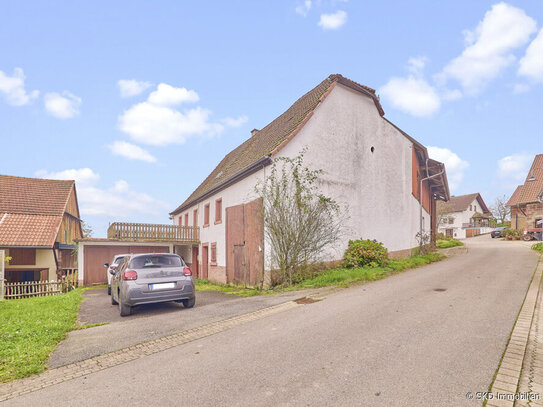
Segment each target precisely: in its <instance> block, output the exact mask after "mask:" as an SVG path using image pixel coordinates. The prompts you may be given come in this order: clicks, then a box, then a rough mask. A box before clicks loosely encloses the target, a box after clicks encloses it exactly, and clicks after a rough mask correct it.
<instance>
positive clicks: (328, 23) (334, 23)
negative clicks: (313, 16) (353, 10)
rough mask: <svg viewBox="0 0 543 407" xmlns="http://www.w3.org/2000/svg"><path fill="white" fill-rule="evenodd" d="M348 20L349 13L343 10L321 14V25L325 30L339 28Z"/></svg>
mask: <svg viewBox="0 0 543 407" xmlns="http://www.w3.org/2000/svg"><path fill="white" fill-rule="evenodd" d="M346 22H347V13H346V12H345V11H343V10H338V11H336V12H335V13H333V14H321V18H320V20H319V23H318V25H319V27H321V28H322V29H323V30H337V29H338V28H340V27H341V26H342V25H343V24H345V23H346Z"/></svg>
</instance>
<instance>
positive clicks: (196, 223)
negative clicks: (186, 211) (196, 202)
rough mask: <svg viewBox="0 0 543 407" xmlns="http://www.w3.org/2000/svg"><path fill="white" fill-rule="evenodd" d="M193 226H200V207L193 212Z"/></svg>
mask: <svg viewBox="0 0 543 407" xmlns="http://www.w3.org/2000/svg"><path fill="white" fill-rule="evenodd" d="M192 218H193V219H192V226H198V209H195V210H194V211H193V212H192Z"/></svg>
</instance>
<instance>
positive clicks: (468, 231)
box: [466, 229, 473, 237]
mask: <svg viewBox="0 0 543 407" xmlns="http://www.w3.org/2000/svg"><path fill="white" fill-rule="evenodd" d="M466 237H473V229H466Z"/></svg>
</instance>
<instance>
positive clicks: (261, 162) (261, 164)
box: [170, 154, 272, 215]
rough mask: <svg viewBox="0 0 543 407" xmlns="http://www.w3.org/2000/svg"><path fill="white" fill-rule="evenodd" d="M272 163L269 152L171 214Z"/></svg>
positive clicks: (181, 210) (171, 213) (175, 213)
mask: <svg viewBox="0 0 543 407" xmlns="http://www.w3.org/2000/svg"><path fill="white" fill-rule="evenodd" d="M271 163H272V159H271V154H268V155H266V156H264V157H262V158H261V159H259V160H258V161H255V162H254V163H252V164H250V165H248V166H247V167H245V168H243V169H242V170H241V171H238V172H237V173H235V174H234V175H232V176H230V177H229V178H227V179H225V180H224V181H222V182H220V183H218V184H217V185H215V186H214V187H213V188H211V189H210V190H208V191H206V192H204V193H203V194H202V195H200V196H197V197H196V198H194V199H193V200H191V201H190V202H187V203H186V204H185V205H183V206H181V207H179V208H178V209H176V210H174V211H173V212H170V215H177V214H178V213H179V212H183V211H184V210H185V209H187V208H190V207H191V206H193V205H195V204H197V203H199V202H201V201H203V200H204V199H206V198H209V197H210V196H212V195H213V194H215V193H217V192H219V191H221V190H223V189H225V188H227V187H229V186H230V185H233V184H235V183H236V182H238V181H241V180H242V179H243V178H246V177H248V176H249V175H251V174H254V173H255V172H257V171H259V170H260V169H262V168H264V167H265V166H267V165H270V164H271Z"/></svg>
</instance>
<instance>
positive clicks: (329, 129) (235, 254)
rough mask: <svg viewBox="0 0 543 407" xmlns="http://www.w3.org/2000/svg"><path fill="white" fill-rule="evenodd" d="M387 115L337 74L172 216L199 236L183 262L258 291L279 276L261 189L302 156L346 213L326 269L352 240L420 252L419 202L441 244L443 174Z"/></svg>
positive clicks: (402, 252)
mask: <svg viewBox="0 0 543 407" xmlns="http://www.w3.org/2000/svg"><path fill="white" fill-rule="evenodd" d="M384 115H385V113H384V111H383V108H382V107H381V104H380V102H379V98H378V96H377V95H376V93H375V90H373V89H371V88H369V87H366V86H363V85H360V84H358V83H356V82H354V81H352V80H349V79H347V78H345V77H343V76H341V75H337V74H336V75H330V76H329V77H328V78H326V79H325V80H323V81H322V82H321V83H319V84H318V85H317V86H316V87H315V88H313V89H311V90H310V91H309V92H308V93H306V94H305V95H303V96H302V97H301V98H300V99H298V100H297V101H296V102H295V103H294V104H293V105H292V106H291V107H290V108H289V109H288V110H287V111H285V112H284V113H283V114H281V115H280V116H279V117H277V118H276V119H275V120H273V121H272V122H271V123H269V124H268V125H267V126H266V127H264V128H262V129H261V130H257V129H255V130H253V131H252V132H251V133H252V134H251V137H250V138H249V139H248V140H247V141H245V142H244V143H243V144H241V145H240V146H238V147H237V148H236V149H234V150H233V151H231V152H230V153H228V154H227V155H226V156H225V157H224V159H223V160H222V161H221V162H220V163H219V165H217V167H216V168H215V169H214V170H213V171H212V172H211V174H209V176H208V177H207V178H206V179H205V180H204V181H203V182H202V183H201V184H200V186H199V187H198V188H196V190H195V191H194V192H193V193H192V194H191V195H190V196H189V197H188V198H187V199H186V200H185V201H184V202H183V203H182V204H181V205H179V206H178V207H177V208H176V209H175V210H174V211H172V212H171V214H170V215H171V217H172V219H173V220H174V223H175V224H176V225H182V226H189V227H190V226H199V227H201V229H200V244H199V247H198V248H197V250H196V251H192V252H191V253H187V256H188V257H190V258H186V260H187V261H188V262H189V263H192V264H193V268H195V267H197V268H198V270H199V271H198V274H199V277H200V278H209V279H210V280H214V281H218V282H245V283H248V284H251V285H254V284H257V283H258V281H259V280H260V279H261V278H262V275H263V271H264V270H270V269H271V268H272V267H273V265H271V264H269V258H270V256H269V254H270V247H269V245H266V244H265V241H264V240H265V239H264V222H263V215H262V203H261V200H260V199H258V197H257V196H256V193H255V185H256V184H257V182H258V181H259V180H262V179H264V178H265V177H266V175H268V174H269V168H270V167H269V165H270V164H271V163H272V160H273V159H274V158H278V157H295V156H297V155H298V154H299V152H300V151H301V150H303V149H304V148H306V147H307V149H308V150H307V152H306V154H305V160H304V162H305V165H307V166H308V167H310V168H312V169H322V170H323V171H324V176H323V182H322V183H321V185H320V187H321V190H322V192H323V193H325V194H326V195H328V196H330V197H332V198H334V199H335V200H336V201H338V202H339V203H340V205H342V206H345V207H347V208H348V216H347V218H346V224H347V228H346V232H345V234H344V236H343V238H342V239H341V241H340V242H339V243H338V244H337V245H336V246H335V247H331V248H330V250H329V252H328V253H327V255H328V259H329V260H336V259H341V258H342V256H343V252H344V250H345V248H346V246H347V241H348V240H349V239H358V238H371V239H377V240H379V241H382V242H383V243H384V245H385V246H386V247H387V248H388V249H389V251H390V252H391V253H392V255H396V256H408V255H410V253H411V249H412V248H414V247H416V246H417V245H418V241H417V238H416V235H417V233H418V232H419V228H420V215H419V206H420V202H422V207H423V209H422V224H423V229H424V231H425V232H426V233H428V234H430V233H431V234H432V236H433V237H435V230H436V200H439V199H441V200H448V199H449V189H448V184H447V177H446V173H445V168H444V165H443V164H442V163H440V162H437V161H434V160H432V159H430V158H429V156H428V152H427V150H426V148H425V147H424V146H423V145H421V144H420V143H419V142H417V141H416V140H415V139H413V138H412V137H410V136H409V135H407V134H406V133H405V132H403V131H402V130H400V129H399V128H398V127H397V126H395V125H394V124H392V123H391V122H390V121H388V120H387V119H386V118H385V117H384ZM428 175H432V176H433V177H432V179H430V180H427V181H424V182H423V184H422V190H420V187H419V184H420V180H421V179H422V178H425V177H427V176H428ZM195 256H196V258H195ZM195 260H199V261H195Z"/></svg>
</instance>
